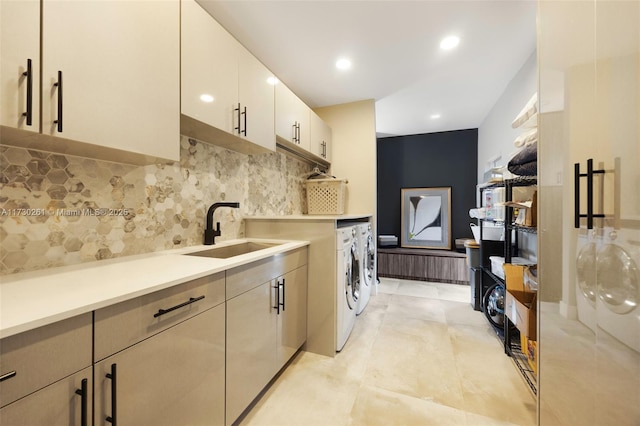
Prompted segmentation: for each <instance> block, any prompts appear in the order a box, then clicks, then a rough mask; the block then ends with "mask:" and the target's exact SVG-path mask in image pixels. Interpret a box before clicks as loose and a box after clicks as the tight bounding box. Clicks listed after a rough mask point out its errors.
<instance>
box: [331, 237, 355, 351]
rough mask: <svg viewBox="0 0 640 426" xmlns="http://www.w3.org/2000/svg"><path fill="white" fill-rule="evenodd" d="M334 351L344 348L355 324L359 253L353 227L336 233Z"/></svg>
mask: <svg viewBox="0 0 640 426" xmlns="http://www.w3.org/2000/svg"><path fill="white" fill-rule="evenodd" d="M336 242H337V247H336V249H337V250H336V253H337V258H336V265H337V279H336V282H337V288H336V316H337V318H336V329H337V330H336V351H338V352H339V351H341V350H342V348H343V347H344V345H345V343H346V342H347V339H348V338H349V335H350V334H351V330H353V326H354V324H355V322H356V309H357V308H358V297H359V291H360V253H359V250H358V239H357V238H356V229H355V227H354V226H349V227H344V228H338V229H337V231H336Z"/></svg>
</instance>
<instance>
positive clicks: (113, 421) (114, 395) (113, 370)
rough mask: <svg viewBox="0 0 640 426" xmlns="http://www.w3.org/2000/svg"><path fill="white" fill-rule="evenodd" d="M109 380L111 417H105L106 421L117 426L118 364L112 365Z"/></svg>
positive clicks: (108, 374)
mask: <svg viewBox="0 0 640 426" xmlns="http://www.w3.org/2000/svg"><path fill="white" fill-rule="evenodd" d="M106 377H107V379H111V416H107V417H105V420H106V421H107V422H109V423H111V424H112V425H113V426H116V425H117V410H116V400H117V393H116V383H117V381H116V377H117V376H116V364H111V373H107V375H106Z"/></svg>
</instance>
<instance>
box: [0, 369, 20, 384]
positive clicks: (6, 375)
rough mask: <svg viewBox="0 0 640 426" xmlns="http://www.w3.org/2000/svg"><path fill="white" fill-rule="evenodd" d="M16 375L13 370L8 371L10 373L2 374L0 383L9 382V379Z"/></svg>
mask: <svg viewBox="0 0 640 426" xmlns="http://www.w3.org/2000/svg"><path fill="white" fill-rule="evenodd" d="M16 374H18V373H16V371H15V370H13V371H10V372H8V373H6V374H3V375H1V376H0V382H4V381H5V380H9V379H10V378H12V377H15V376H16Z"/></svg>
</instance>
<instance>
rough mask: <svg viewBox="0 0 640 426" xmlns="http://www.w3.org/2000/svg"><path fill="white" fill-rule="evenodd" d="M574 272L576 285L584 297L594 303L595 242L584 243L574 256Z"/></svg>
mask: <svg viewBox="0 0 640 426" xmlns="http://www.w3.org/2000/svg"><path fill="white" fill-rule="evenodd" d="M576 274H577V277H578V286H579V287H580V291H582V294H583V295H584V297H585V298H586V299H587V300H588V301H589V303H591V305H593V306H595V304H596V291H597V290H596V243H594V242H593V241H591V242H589V243H587V244H585V245H584V246H583V247H582V249H581V250H580V252H579V253H578V256H577V257H576Z"/></svg>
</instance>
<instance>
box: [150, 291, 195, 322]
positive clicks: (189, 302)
mask: <svg viewBox="0 0 640 426" xmlns="http://www.w3.org/2000/svg"><path fill="white" fill-rule="evenodd" d="M202 299H204V294H203V295H202V296H198V297H190V298H189V300H187V301H186V302H184V303H181V304H179V305H176V306H172V307H170V308H168V309H162V308H161V309H158V312H156V313H155V314H153V317H154V318H158V317H159V316H161V315H164V314H167V313H169V312H171V311H175V310H176V309H180V308H183V307H185V306H187V305H190V304H192V303H195V302H197V301H198V300H202Z"/></svg>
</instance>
